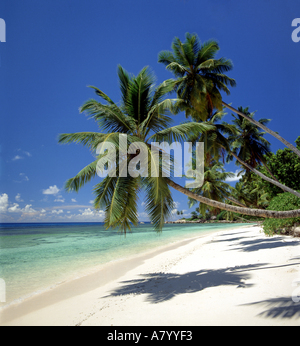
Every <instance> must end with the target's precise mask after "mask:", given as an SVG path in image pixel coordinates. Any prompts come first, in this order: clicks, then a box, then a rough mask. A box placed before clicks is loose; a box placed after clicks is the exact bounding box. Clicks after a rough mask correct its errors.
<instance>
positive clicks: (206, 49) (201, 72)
mask: <svg viewBox="0 0 300 346" xmlns="http://www.w3.org/2000/svg"><path fill="white" fill-rule="evenodd" d="M219 49H220V48H219V45H218V43H217V42H216V41H213V40H210V41H207V42H204V43H203V44H201V42H200V40H199V38H198V36H197V35H195V34H193V35H192V34H190V33H187V34H186V41H185V42H184V43H182V42H181V41H180V39H179V38H177V37H175V38H174V40H173V43H172V51H162V52H160V53H159V56H158V61H159V62H161V63H163V64H165V65H166V68H167V69H168V70H170V71H171V72H173V74H174V75H175V76H176V77H177V78H178V79H177V84H176V85H175V90H176V91H177V94H178V96H179V97H180V98H183V99H184V100H186V101H187V102H188V103H190V104H191V105H192V106H193V108H191V107H189V110H188V112H189V113H190V114H191V112H194V113H197V114H198V117H199V118H200V119H201V120H207V118H208V117H209V116H211V115H212V112H213V109H214V108H216V109H218V110H221V109H222V105H223V106H225V107H226V108H228V109H230V110H232V111H233V112H235V113H236V114H239V115H240V116H242V117H243V118H245V119H247V120H248V121H250V122H251V123H253V124H255V125H256V126H258V127H259V128H262V129H263V130H264V131H266V132H267V133H269V134H270V135H272V136H274V137H275V138H277V139H278V140H279V141H281V142H282V143H283V144H285V145H286V146H287V147H288V148H289V149H291V150H292V151H293V152H294V153H296V155H298V157H300V150H298V149H297V148H296V147H295V146H293V145H292V144H291V143H289V142H288V141H286V140H285V139H284V138H282V137H281V136H280V135H279V134H278V133H276V132H274V131H272V130H270V129H269V128H268V127H266V126H265V124H263V123H261V122H258V121H256V120H255V119H253V118H251V117H249V116H248V115H247V114H245V113H243V112H242V111H239V110H237V109H235V108H233V107H232V106H231V105H228V104H227V103H225V102H224V101H223V100H222V96H221V92H222V91H223V92H225V93H226V94H227V95H229V94H230V91H229V89H228V86H229V85H230V86H231V87H234V86H235V85H236V81H235V80H234V79H233V78H229V77H228V76H227V75H225V74H224V73H225V72H228V71H230V70H231V69H232V67H233V65H232V62H231V61H230V60H228V59H226V58H220V59H216V58H215V56H216V54H217V52H218V51H219Z"/></svg>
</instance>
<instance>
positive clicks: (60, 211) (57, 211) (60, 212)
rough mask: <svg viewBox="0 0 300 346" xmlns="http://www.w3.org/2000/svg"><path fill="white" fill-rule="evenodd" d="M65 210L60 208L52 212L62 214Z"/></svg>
mask: <svg viewBox="0 0 300 346" xmlns="http://www.w3.org/2000/svg"><path fill="white" fill-rule="evenodd" d="M63 212H64V211H63V210H62V209H59V210H56V209H55V210H52V214H57V215H58V214H62V213H63Z"/></svg>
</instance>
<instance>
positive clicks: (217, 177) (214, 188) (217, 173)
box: [189, 162, 239, 215]
mask: <svg viewBox="0 0 300 346" xmlns="http://www.w3.org/2000/svg"><path fill="white" fill-rule="evenodd" d="M233 175H234V174H233V173H230V172H225V170H224V168H223V165H222V164H221V163H220V162H214V163H213V165H206V166H205V168H204V182H203V185H202V186H201V187H197V188H193V189H191V191H193V192H195V193H197V194H198V195H201V196H204V197H207V198H209V199H212V200H215V201H221V202H224V201H225V200H226V199H227V200H229V199H230V196H231V193H232V190H233V188H232V187H231V186H230V185H229V184H228V183H226V182H225V180H226V179H227V178H230V177H233ZM196 202H197V201H196V200H194V199H192V198H189V207H192V206H193V205H194V204H195V203H196ZM238 203H239V202H238ZM207 209H209V210H210V211H211V212H212V214H213V215H217V214H218V213H219V212H220V210H218V209H217V208H211V207H208V206H207V205H206V204H203V203H200V205H199V212H200V213H201V214H202V215H205V213H206V210H207Z"/></svg>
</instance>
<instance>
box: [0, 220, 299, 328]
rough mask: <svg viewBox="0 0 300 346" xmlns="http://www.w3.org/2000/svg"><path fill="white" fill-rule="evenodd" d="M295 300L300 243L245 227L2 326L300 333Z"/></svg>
mask: <svg viewBox="0 0 300 346" xmlns="http://www.w3.org/2000/svg"><path fill="white" fill-rule="evenodd" d="M297 295H298V297H299V299H297ZM293 296H294V299H292V298H293ZM298 300H300V240H299V239H297V238H291V237H283V236H282V237H281V236H274V237H272V238H267V237H265V235H264V234H263V233H262V232H261V229H260V227H253V226H249V227H247V226H246V227H242V228H239V229H236V228H235V229H227V230H224V231H218V232H216V233H213V234H210V235H206V236H204V237H199V238H194V239H189V240H186V241H183V242H179V243H176V244H173V245H172V246H168V247H164V248H163V249H159V250H157V251H155V252H152V253H148V254H144V255H142V256H138V257H136V258H131V259H128V260H124V261H122V262H119V263H110V264H109V265H107V266H105V267H104V268H102V269H101V270H100V271H97V272H95V273H93V274H90V275H87V276H86V277H83V278H80V279H77V280H73V281H71V282H66V283H64V284H62V285H60V286H58V287H56V288H54V289H53V290H50V291H48V292H45V293H43V294H40V295H37V296H35V297H33V298H31V299H29V300H27V301H25V302H22V303H20V304H18V305H14V306H11V307H8V308H7V309H5V310H4V311H2V313H1V320H0V324H1V325H13V326H21V325H22V326H24V325H25V326H29V325H35V326H40V325H46V326H52V325H81V326H95V325H96V326H112V325H113V326H143V325H148V326H174V325H176V326H195V325H196V326H197V325H247V326H250V325H259V326H260V325H296V326H299V325H300V302H299V301H298Z"/></svg>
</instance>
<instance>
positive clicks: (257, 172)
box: [230, 152, 300, 198]
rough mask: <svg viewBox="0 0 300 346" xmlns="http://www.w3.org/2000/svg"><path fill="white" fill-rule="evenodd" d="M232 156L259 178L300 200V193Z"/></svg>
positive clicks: (233, 154) (234, 155)
mask: <svg viewBox="0 0 300 346" xmlns="http://www.w3.org/2000/svg"><path fill="white" fill-rule="evenodd" d="M230 154H231V155H232V156H233V157H235V158H236V159H237V160H238V161H239V162H240V163H241V164H242V165H244V166H245V167H247V168H248V169H250V171H252V172H253V173H255V174H257V175H258V176H260V177H261V178H262V179H264V180H266V181H267V182H269V183H271V184H273V185H276V186H278V187H280V188H281V189H282V190H284V191H286V192H289V193H291V194H293V195H295V196H297V197H299V198H300V193H299V192H297V191H295V190H293V189H291V188H289V187H287V186H285V185H283V184H281V183H279V182H278V181H277V180H273V179H271V178H268V177H267V176H266V175H264V174H263V173H261V172H259V171H258V170H257V169H255V168H253V167H251V166H250V165H248V164H247V163H246V162H244V161H243V160H241V159H240V158H239V157H238V156H237V155H236V154H235V153H233V152H230Z"/></svg>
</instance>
